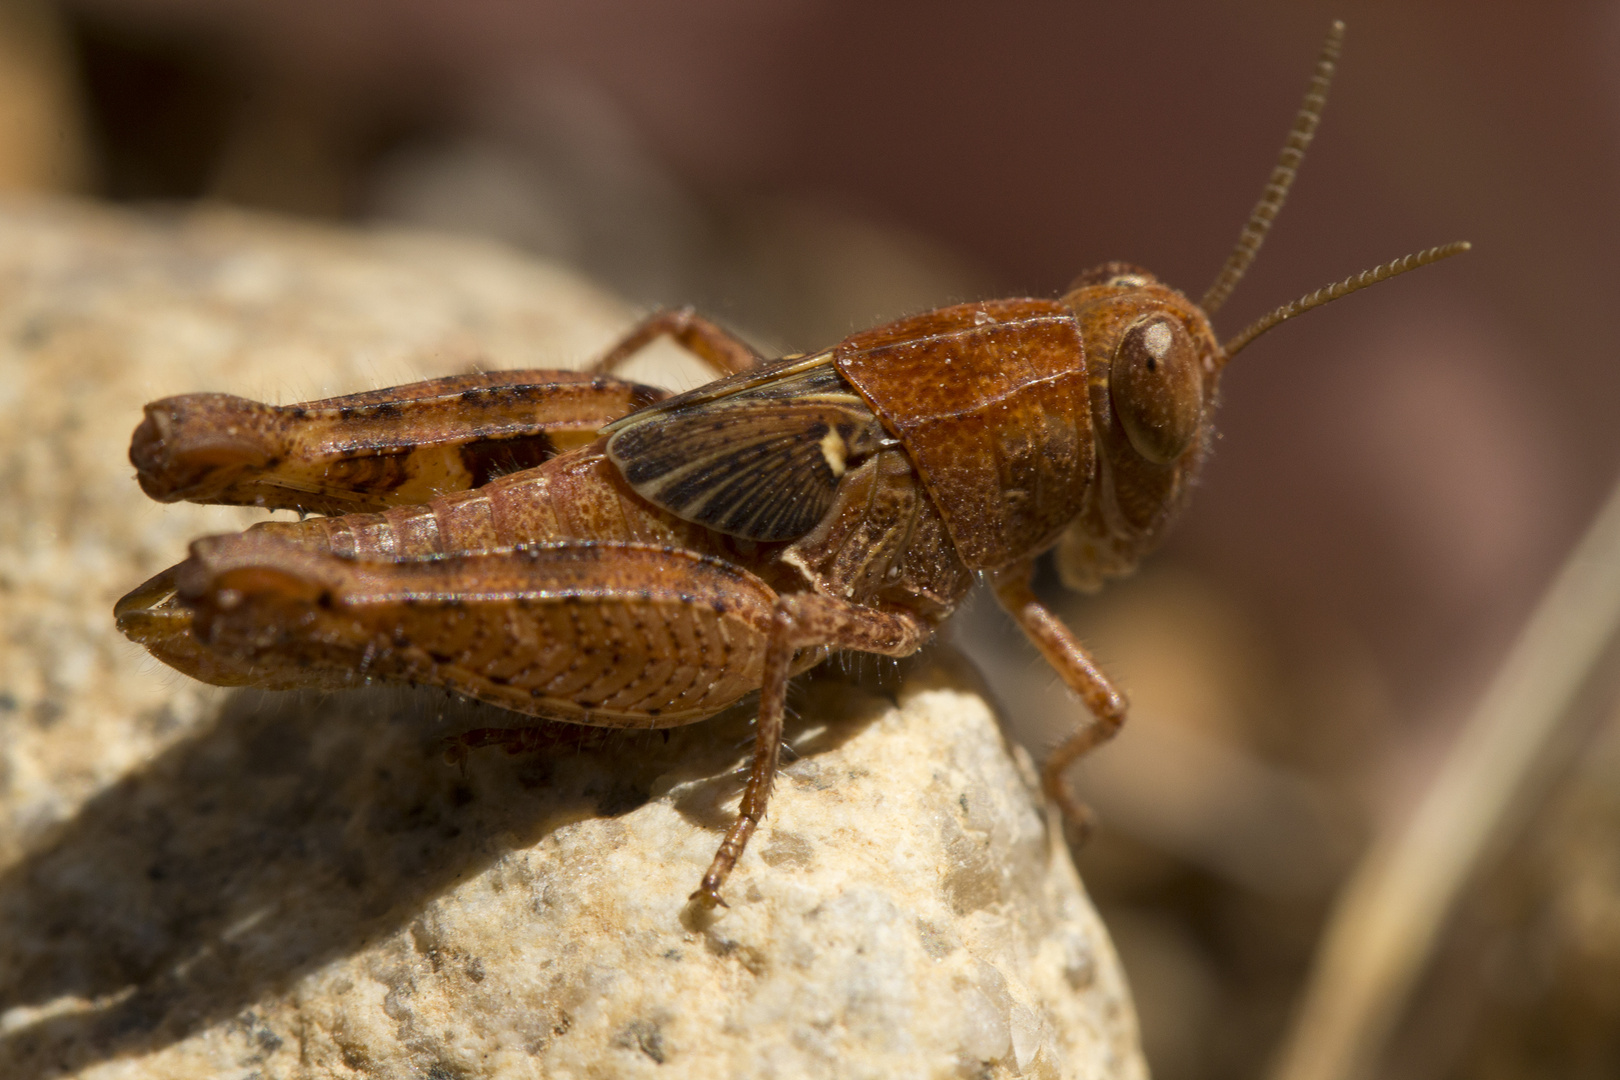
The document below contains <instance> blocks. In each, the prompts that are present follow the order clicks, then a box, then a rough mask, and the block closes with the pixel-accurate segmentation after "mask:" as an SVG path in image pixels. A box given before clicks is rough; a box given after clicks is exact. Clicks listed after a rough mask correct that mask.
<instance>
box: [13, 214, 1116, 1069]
mask: <svg viewBox="0 0 1620 1080" xmlns="http://www.w3.org/2000/svg"><path fill="white" fill-rule="evenodd" d="M624 321H625V319H624V313H623V312H622V311H621V310H620V309H619V307H618V306H617V305H616V304H615V303H614V302H612V301H611V300H609V299H606V298H604V297H601V296H600V295H598V294H596V293H595V292H594V291H592V290H591V289H590V288H589V287H587V286H585V285H582V284H580V283H578V282H577V281H575V280H574V279H571V278H569V277H567V276H566V275H565V274H562V273H561V272H558V271H555V270H550V269H547V268H545V267H541V266H538V265H535V264H533V263H530V262H527V261H525V260H523V259H520V258H518V257H516V256H513V255H510V254H508V253H506V252H503V251H501V250H499V249H496V248H491V247H489V246H486V245H482V244H472V243H466V242H461V241H452V240H436V239H431V238H425V237H407V236H396V235H367V234H361V233H349V232H342V231H338V230H323V229H315V228H311V227H308V226H302V225H293V224H289V223H286V222H277V221H270V220H258V219H251V218H245V217H240V216H234V215H232V216H226V215H201V216H196V217H190V218H177V219H167V220H159V219H140V218H134V217H128V216H124V215H121V214H117V213H113V212H110V211H103V210H92V209H88V208H80V207H74V206H71V205H65V204H63V205H54V206H25V205H14V206H12V207H10V208H9V209H5V210H3V211H0V387H3V388H4V391H3V392H0V503H3V505H4V506H5V507H6V512H5V513H4V514H0V768H3V772H0V1075H5V1076H8V1077H9V1076H18V1077H24V1076H29V1077H47V1076H53V1077H54V1076H61V1075H69V1074H72V1075H84V1076H95V1077H112V1076H118V1077H146V1076H151V1077H158V1076H161V1077H191V1076H197V1077H214V1076H232V1075H241V1076H248V1075H258V1076H263V1077H271V1076H277V1077H280V1076H288V1077H303V1076H380V1077H406V1076H410V1077H435V1078H450V1077H455V1078H473V1077H497V1076H498V1077H581V1078H584V1077H597V1076H608V1077H621V1076H624V1077H634V1076H658V1077H686V1076H691V1077H704V1078H717V1077H739V1078H740V1077H761V1076H780V1077H799V1076H838V1077H863V1076H870V1077H884V1078H891V1077H954V1076H963V1077H980V1076H983V1077H1010V1076H1031V1077H1088V1078H1113V1077H1122V1078H1136V1077H1142V1076H1144V1075H1145V1070H1144V1067H1143V1065H1142V1061H1141V1057H1140V1054H1139V1051H1138V1049H1137V1038H1136V1031H1135V1019H1134V1016H1133V1014H1132V1011H1131V1007H1130V1003H1129V999H1128V995H1127V993H1126V991H1125V988H1124V985H1123V981H1122V978H1121V975H1120V973H1119V969H1118V965H1117V962H1116V960H1115V958H1114V955H1113V952H1112V949H1111V947H1110V946H1109V944H1108V940H1107V937H1106V935H1105V933H1104V931H1103V928H1102V927H1101V925H1100V924H1099V922H1098V921H1097V918H1096V916H1095V913H1094V912H1093V911H1092V909H1091V906H1090V904H1089V902H1088V901H1087V900H1086V898H1085V895H1084V893H1083V891H1082V889H1081V886H1080V883H1079V880H1078V878H1077V877H1076V875H1075V872H1074V869H1073V866H1072V864H1071V863H1070V861H1069V858H1068V854H1067V852H1066V851H1065V850H1064V848H1063V847H1062V844H1061V842H1060V841H1058V840H1056V839H1054V837H1055V835H1056V831H1055V830H1054V829H1053V827H1052V826H1051V824H1050V823H1049V822H1047V820H1046V819H1045V817H1044V816H1043V812H1042V811H1041V809H1040V803H1039V799H1038V796H1037V795H1036V794H1035V788H1034V786H1033V782H1032V779H1031V774H1030V770H1029V767H1028V763H1027V761H1025V760H1024V759H1023V758H1022V757H1021V756H1019V755H1017V754H1012V753H1009V751H1008V748H1007V746H1006V744H1005V742H1004V740H1003V738H1002V736H1001V734H1000V733H999V731H998V730H997V727H996V724H995V721H994V718H993V717H992V715H991V714H990V712H989V710H988V708H987V707H986V706H985V705H984V703H983V701H982V700H981V699H980V698H979V697H978V696H976V695H975V694H974V693H973V692H972V691H971V690H970V689H968V688H967V687H965V686H963V685H961V684H959V683H956V682H953V681H952V680H951V679H950V678H949V677H947V675H946V674H944V670H943V669H944V667H946V666H950V667H952V668H953V669H954V668H955V667H956V664H957V662H956V661H954V660H953V661H952V663H951V664H950V665H942V664H939V663H937V662H935V663H932V664H931V663H929V662H928V661H926V660H925V661H923V662H921V663H918V664H914V665H912V666H911V667H910V668H909V669H908V671H907V674H906V677H905V679H904V681H903V683H902V684H900V686H901V689H899V691H898V692H897V697H895V698H893V699H891V698H890V697H889V696H887V692H886V691H883V690H882V689H881V688H878V689H873V688H872V687H870V686H868V688H866V689H863V688H861V687H860V686H856V685H851V684H847V683H844V682H841V681H839V680H837V679H835V678H832V677H830V676H829V677H822V678H817V679H812V680H810V682H809V685H808V686H807V687H806V688H805V689H804V691H803V692H802V693H801V694H800V696H799V700H798V701H797V707H798V709H799V713H800V717H801V719H799V720H798V721H797V722H795V723H794V724H793V725H791V726H790V730H789V737H790V740H791V742H792V744H793V745H794V748H795V750H796V751H797V753H798V754H799V757H798V759H797V760H795V761H793V762H792V763H791V764H790V765H788V766H787V768H786V769H785V772H784V776H783V779H782V780H781V781H780V782H779V784H778V786H777V789H776V793H775V796H774V799H773V802H772V805H771V810H770V814H769V816H768V817H767V819H766V822H765V824H764V825H763V826H762V828H761V829H760V832H759V834H758V835H757V836H756V837H755V838H754V841H753V843H752V845H751V847H750V848H749V851H748V853H747V854H746V855H745V857H744V858H743V860H742V862H741V863H740V864H739V866H738V868H737V870H736V872H735V874H734V875H733V877H732V878H731V880H730V882H729V883H728V885H727V887H726V896H727V898H728V899H729V901H730V903H731V907H730V908H729V909H725V910H721V911H718V912H715V913H707V912H704V911H702V910H701V909H698V908H695V907H692V906H690V905H689V904H688V902H687V900H686V897H687V895H688V894H689V893H690V892H691V891H692V889H693V888H694V886H695V885H696V883H697V880H698V877H699V876H700V874H701V873H702V871H703V868H704V867H705V866H706V865H707V863H708V860H709V858H710V856H711V855H712V854H713V851H714V848H715V845H716V844H717V842H718V840H719V837H720V834H721V832H722V831H723V829H724V828H725V826H726V825H727V824H728V823H729V821H730V819H731V815H732V813H733V811H734V807H735V802H736V797H737V795H738V793H739V790H740V782H739V780H738V778H737V777H736V775H735V773H734V770H735V769H736V767H737V766H738V765H739V764H740V763H741V761H742V759H743V754H744V748H745V746H746V743H747V740H748V736H749V727H750V717H749V716H748V715H747V712H746V710H741V711H735V712H733V713H731V714H728V715H726V716H723V717H719V718H716V719H714V720H711V721H707V722H705V723H703V724H699V725H694V726H692V727H690V728H686V729H681V730H678V731H675V732H674V733H672V735H671V737H670V738H669V739H668V741H667V742H666V741H665V740H664V739H663V737H661V736H660V735H659V734H657V733H652V734H634V735H626V734H622V733H611V734H609V735H608V736H607V737H606V738H605V739H598V738H596V737H595V736H592V735H590V734H589V733H583V732H580V733H577V735H578V738H580V739H583V740H585V741H584V743H583V744H582V745H579V746H563V747H561V748H559V749H555V750H548V751H544V752H539V753H535V754H531V755H524V756H519V757H508V756H506V755H504V754H501V753H500V752H498V751H493V752H482V753H478V754H475V755H474V756H473V758H472V759H471V760H470V761H469V762H468V763H467V767H466V772H465V775H463V774H462V773H460V772H458V771H457V770H456V769H454V768H451V767H449V766H446V765H445V764H444V762H443V760H442V758H441V756H440V755H439V753H438V749H439V747H440V745H441V742H440V741H441V740H442V738H443V737H444V736H445V735H447V734H449V733H453V732H455V731H458V730H462V729H465V728H467V727H472V726H506V725H510V724H511V723H512V722H513V718H512V717H511V716H510V715H509V714H505V713H501V712H499V711H497V710H492V709H486V708H482V707H478V706H472V705H467V704H465V703H460V702H456V701H453V700H451V699H449V698H448V697H447V696H446V695H444V694H442V693H436V692H428V691H420V692H414V691H402V690H401V691H392V690H389V691H385V690H375V691H363V692H355V693H351V694H341V695H328V696H319V695H307V694H275V693H269V692H263V691H251V690H250V691H243V692H239V693H233V694H227V693H224V692H221V691H218V690H214V689H212V688H206V687H200V686H198V685H196V684H194V683H191V682H189V681H188V680H186V679H184V678H183V677H180V676H178V675H175V674H173V673H171V672H169V671H167V670H166V669H163V668H161V667H160V666H158V665H156V664H155V663H153V662H151V661H149V660H147V659H146V658H145V657H144V655H143V654H142V653H141V652H140V650H139V649H137V648H136V647H135V646H133V645H131V644H129V643H127V642H125V641H124V640H123V639H122V638H121V637H119V636H118V635H117V633H116V631H115V630H114V629H113V626H112V618H111V606H112V603H113V601H114V600H115V599H116V598H117V596H118V595H119V594H120V593H121V592H123V591H124V590H126V589H127V588H129V587H131V586H133V585H134V584H136V583H137V582H139V581H140V580H142V579H143V578H144V577H146V576H147V575H149V574H151V573H152V572H154V571H155V570H157V569H159V568H160V567H161V566H162V565H165V564H167V563H168V562H172V561H174V560H175V559H177V558H179V557H180V555H181V554H182V552H183V550H184V543H185V541H186V539H188V538H189V537H190V536H192V535H195V534H199V533H204V532H209V531H218V530H220V529H225V528H237V527H240V526H241V525H242V524H244V523H245V522H246V521H248V520H250V519H251V518H252V517H253V515H251V514H246V513H243V512H239V511H234V510H222V509H217V508H215V509H210V508H200V507H188V506H174V507H157V506H155V505H153V504H150V503H148V502H147V501H146V500H145V499H144V497H143V496H141V494H140V492H139V490H138V488H137V487H136V485H135V483H134V481H133V479H132V478H131V475H130V468H129V466H128V465H127V463H126V461H125V458H124V454H125V450H126V445H127V439H128V434H129V432H130V431H131V430H132V429H133V427H134V426H135V424H136V422H137V421H138V419H139V416H140V406H141V405H142V403H143V402H145V401H146V400H148V399H150V398H154V397H159V396H163V395H165V394H171V393H178V392H184V391H188V390H226V391H230V392H236V393H241V394H244V395H247V396H257V397H269V398H273V399H279V400H294V399H297V398H307V397H313V396H322V395H328V394H334V393H344V392H350V391H354V390H359V389H364V388H366V387H368V386H371V385H380V384H385V383H388V382H398V381H403V380H406V379H411V378H422V377H427V376H430V375H435V374H444V373H447V372H451V371H456V370H464V369H465V368H467V367H468V366H470V365H471V363H473V362H474V361H476V362H478V363H480V364H483V365H485V366H490V367H513V366H564V365H566V364H568V363H571V362H577V361H579V360H582V359H584V358H585V357H587V356H589V355H591V354H592V353H593V352H594V351H596V350H597V349H599V348H600V347H601V346H602V345H603V344H605V343H606V342H607V341H608V340H609V338H610V337H611V335H612V333H613V331H614V328H615V327H616V326H617V325H622V323H623V322H624ZM936 655H938V654H936ZM566 730H569V731H571V732H572V731H574V729H566Z"/></svg>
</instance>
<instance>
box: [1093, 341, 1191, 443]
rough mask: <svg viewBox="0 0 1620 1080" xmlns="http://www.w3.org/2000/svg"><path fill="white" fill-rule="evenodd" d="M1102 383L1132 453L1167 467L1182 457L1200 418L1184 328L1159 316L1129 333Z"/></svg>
mask: <svg viewBox="0 0 1620 1080" xmlns="http://www.w3.org/2000/svg"><path fill="white" fill-rule="evenodd" d="M1108 382H1109V390H1110V393H1111V396H1112V397H1113V400H1114V415H1116V416H1118V417H1119V422H1120V425H1121V426H1122V427H1124V429H1125V434H1126V436H1127V437H1128V438H1129V439H1130V440H1131V445H1132V446H1134V447H1136V452H1137V453H1139V454H1141V455H1142V456H1143V457H1145V458H1147V459H1148V460H1149V461H1151V462H1154V463H1155V464H1158V465H1168V464H1170V463H1171V462H1172V461H1174V460H1176V459H1177V458H1179V457H1180V456H1181V455H1182V454H1184V453H1186V452H1187V448H1188V447H1189V446H1191V445H1192V442H1193V440H1194V439H1196V438H1197V437H1198V428H1199V425H1200V424H1201V423H1202V421H1203V417H1204V380H1203V375H1202V373H1201V372H1200V371H1199V368H1198V356H1197V353H1196V350H1195V349H1194V348H1193V342H1192V337H1191V335H1189V334H1188V333H1187V329H1186V327H1184V326H1182V325H1181V324H1180V323H1179V322H1177V321H1176V320H1174V319H1170V318H1165V317H1163V316H1149V317H1147V318H1145V319H1143V320H1142V321H1141V322H1138V323H1136V324H1135V325H1134V326H1132V327H1130V329H1128V330H1126V331H1125V334H1124V336H1123V337H1121V338H1120V341H1119V347H1118V348H1117V349H1115V350H1114V362H1113V367H1112V370H1111V371H1110V373H1109V377H1108Z"/></svg>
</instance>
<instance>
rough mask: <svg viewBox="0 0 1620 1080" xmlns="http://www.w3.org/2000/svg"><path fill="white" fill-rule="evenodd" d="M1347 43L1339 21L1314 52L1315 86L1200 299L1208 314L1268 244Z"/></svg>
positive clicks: (1306, 92) (1342, 24)
mask: <svg viewBox="0 0 1620 1080" xmlns="http://www.w3.org/2000/svg"><path fill="white" fill-rule="evenodd" d="M1343 45H1344V22H1343V20H1341V19H1335V20H1334V21H1333V25H1332V26H1330V27H1328V32H1327V37H1326V38H1325V39H1324V40H1323V42H1322V51H1321V52H1319V53H1317V54H1316V74H1315V75H1312V76H1311V84H1310V86H1308V87H1306V89H1305V100H1304V101H1302V102H1300V104H1299V112H1298V113H1296V114H1295V115H1294V126H1293V127H1291V128H1289V129H1288V138H1287V139H1286V140H1284V142H1283V148H1282V152H1281V153H1280V154H1278V155H1277V164H1276V166H1275V167H1274V168H1273V169H1272V170H1271V179H1269V180H1267V181H1266V186H1265V188H1264V189H1263V190H1262V191H1261V193H1260V201H1259V202H1257V203H1255V204H1254V210H1253V211H1252V212H1251V213H1250V214H1249V220H1248V222H1247V223H1246V224H1245V225H1244V226H1243V231H1242V232H1241V233H1239V234H1238V242H1237V246H1236V247H1234V248H1233V249H1232V254H1230V255H1228V256H1227V257H1226V265H1225V266H1223V267H1221V272H1220V273H1218V274H1216V275H1215V281H1214V283H1213V284H1211V285H1210V287H1209V290H1208V291H1207V292H1205V293H1204V298H1203V299H1202V300H1200V301H1198V306H1199V307H1201V308H1203V309H1204V314H1205V315H1213V314H1215V312H1216V311H1218V310H1219V309H1220V306H1221V305H1222V304H1224V303H1226V298H1227V297H1228V296H1231V295H1232V290H1233V289H1234V288H1236V287H1237V283H1238V282H1239V281H1241V280H1243V272H1244V271H1245V270H1247V269H1248V268H1249V264H1250V263H1252V262H1253V261H1254V257H1255V255H1256V254H1257V253H1258V252H1259V250H1260V245H1261V244H1263V243H1265V240H1266V233H1267V232H1268V231H1270V229H1271V222H1272V220H1273V219H1274V218H1276V216H1277V212H1278V211H1279V210H1281V209H1282V204H1283V200H1284V199H1286V198H1287V197H1288V189H1289V188H1290V187H1292V186H1293V183H1294V176H1295V174H1296V173H1297V172H1298V171H1299V163H1300V162H1301V161H1304V160H1305V148H1306V147H1307V146H1309V145H1311V139H1312V137H1313V136H1315V134H1316V125H1317V124H1319V123H1321V122H1322V107H1323V106H1324V105H1326V104H1327V92H1328V86H1329V84H1331V83H1332V82H1333V69H1334V66H1335V65H1336V64H1337V63H1338V62H1339V50H1340V49H1341V48H1342V47H1343Z"/></svg>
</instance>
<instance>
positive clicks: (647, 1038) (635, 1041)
mask: <svg viewBox="0 0 1620 1080" xmlns="http://www.w3.org/2000/svg"><path fill="white" fill-rule="evenodd" d="M614 1041H615V1042H616V1043H618V1044H619V1045H620V1046H622V1047H624V1048H625V1049H626V1050H640V1051H641V1052H642V1053H643V1054H646V1055H647V1056H648V1057H649V1058H651V1059H652V1060H653V1061H655V1062H657V1063H658V1064H660V1065H662V1064H663V1063H664V1061H665V1060H666V1058H667V1055H668V1051H667V1050H666V1048H665V1046H664V1034H663V1032H662V1031H660V1030H659V1029H658V1025H657V1024H656V1023H654V1022H653V1021H651V1020H632V1021H630V1023H628V1024H626V1025H625V1028H624V1030H623V1031H621V1032H620V1033H619V1037H618V1038H617V1039H615V1040H614Z"/></svg>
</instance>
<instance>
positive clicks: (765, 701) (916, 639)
mask: <svg viewBox="0 0 1620 1080" xmlns="http://www.w3.org/2000/svg"><path fill="white" fill-rule="evenodd" d="M930 633H931V631H930V629H929V628H928V626H927V625H926V624H924V623H923V622H922V620H920V619H918V618H916V617H915V616H913V615H908V614H899V613H895V614H891V613H889V612H883V611H878V610H875V609H873V608H867V607H859V606H857V605H855V604H850V603H846V602H844V601H842V600H834V599H832V598H831V597H826V596H818V595H814V594H799V595H793V596H784V597H782V598H781V599H779V600H778V601H777V603H776V611H775V614H774V616H773V618H772V620H771V631H770V642H769V644H768V646H767V647H766V652H765V671H764V679H763V684H762V685H761V687H760V692H759V721H758V723H757V724H756V725H755V728H754V754H753V759H752V761H751V762H750V764H749V769H748V783H747V786H746V787H744V788H743V796H742V802H741V804H740V805H739V806H738V807H737V820H736V822H735V823H734V824H733V825H732V826H731V828H730V829H729V830H728V831H727V832H726V836H725V839H724V840H722V841H721V842H720V849H719V850H718V851H716V852H715V855H714V861H713V862H712V863H710V864H709V871H708V873H706V874H704V875H703V883H702V884H701V885H699V886H698V889H697V891H696V892H694V893H693V894H692V899H694V900H697V901H699V902H701V903H704V904H707V905H709V906H711V907H712V906H714V905H716V904H719V905H721V906H725V901H723V900H721V899H720V886H721V885H722V884H723V883H724V882H725V880H726V877H727V875H729V874H730V873H731V869H732V867H734V866H736V865H737V859H738V858H739V857H740V856H741V855H742V853H743V848H744V847H746V846H747V845H748V838H749V837H751V836H753V835H754V830H755V829H756V828H758V826H759V823H760V821H761V820H762V819H763V818H764V817H765V805H766V803H767V802H768V801H769V799H770V795H771V785H772V784H773V783H774V781H775V779H776V766H777V759H778V755H779V753H780V751H781V746H782V718H783V714H784V712H785V711H786V703H787V686H788V678H789V676H790V675H791V674H792V669H793V660H794V657H795V656H796V655H797V654H798V652H799V650H801V649H807V648H819V647H827V648H831V649H834V650H852V651H857V652H869V653H878V654H879V655H882V656H908V655H910V654H911V653H913V652H916V651H917V649H918V648H920V647H921V646H922V644H923V642H925V641H927V640H928V636H929V634H930Z"/></svg>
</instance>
